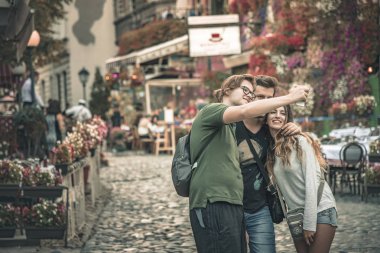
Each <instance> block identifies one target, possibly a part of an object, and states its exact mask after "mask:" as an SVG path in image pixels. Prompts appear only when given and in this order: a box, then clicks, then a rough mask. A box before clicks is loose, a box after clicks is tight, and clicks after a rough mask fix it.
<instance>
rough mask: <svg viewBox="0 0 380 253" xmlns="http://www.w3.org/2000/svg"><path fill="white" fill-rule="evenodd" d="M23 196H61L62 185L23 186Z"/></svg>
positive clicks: (53, 197)
mask: <svg viewBox="0 0 380 253" xmlns="http://www.w3.org/2000/svg"><path fill="white" fill-rule="evenodd" d="M22 189H23V192H24V195H23V196H24V197H42V198H50V199H55V198H58V197H61V196H62V190H63V187H62V186H25V187H23V188H22Z"/></svg>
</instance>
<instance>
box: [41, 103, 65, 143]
mask: <svg viewBox="0 0 380 253" xmlns="http://www.w3.org/2000/svg"><path fill="white" fill-rule="evenodd" d="M45 119H46V123H47V133H46V142H47V146H48V151H51V149H52V148H53V147H54V146H55V145H56V144H57V141H61V140H62V138H63V135H64V133H65V126H64V124H65V123H64V118H63V115H62V113H61V108H60V104H59V101H58V100H49V102H48V107H47V109H46V116H45Z"/></svg>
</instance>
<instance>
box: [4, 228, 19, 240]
mask: <svg viewBox="0 0 380 253" xmlns="http://www.w3.org/2000/svg"><path fill="white" fill-rule="evenodd" d="M15 233H16V227H4V228H0V238H11V237H14V236H15Z"/></svg>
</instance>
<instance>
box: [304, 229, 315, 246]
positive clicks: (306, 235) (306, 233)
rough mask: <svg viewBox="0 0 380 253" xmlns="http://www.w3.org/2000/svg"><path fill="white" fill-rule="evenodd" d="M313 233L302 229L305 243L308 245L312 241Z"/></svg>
mask: <svg viewBox="0 0 380 253" xmlns="http://www.w3.org/2000/svg"><path fill="white" fill-rule="evenodd" d="M314 235H315V232H314V231H309V230H303V238H304V239H305V242H306V244H307V245H309V246H310V245H311V244H312V243H313V242H314Z"/></svg>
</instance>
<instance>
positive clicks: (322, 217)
mask: <svg viewBox="0 0 380 253" xmlns="http://www.w3.org/2000/svg"><path fill="white" fill-rule="evenodd" d="M337 216H338V215H337V212H336V209H335V207H331V208H329V209H326V210H323V211H320V212H319V213H318V215H317V224H330V225H331V226H333V227H338V221H337Z"/></svg>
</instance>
